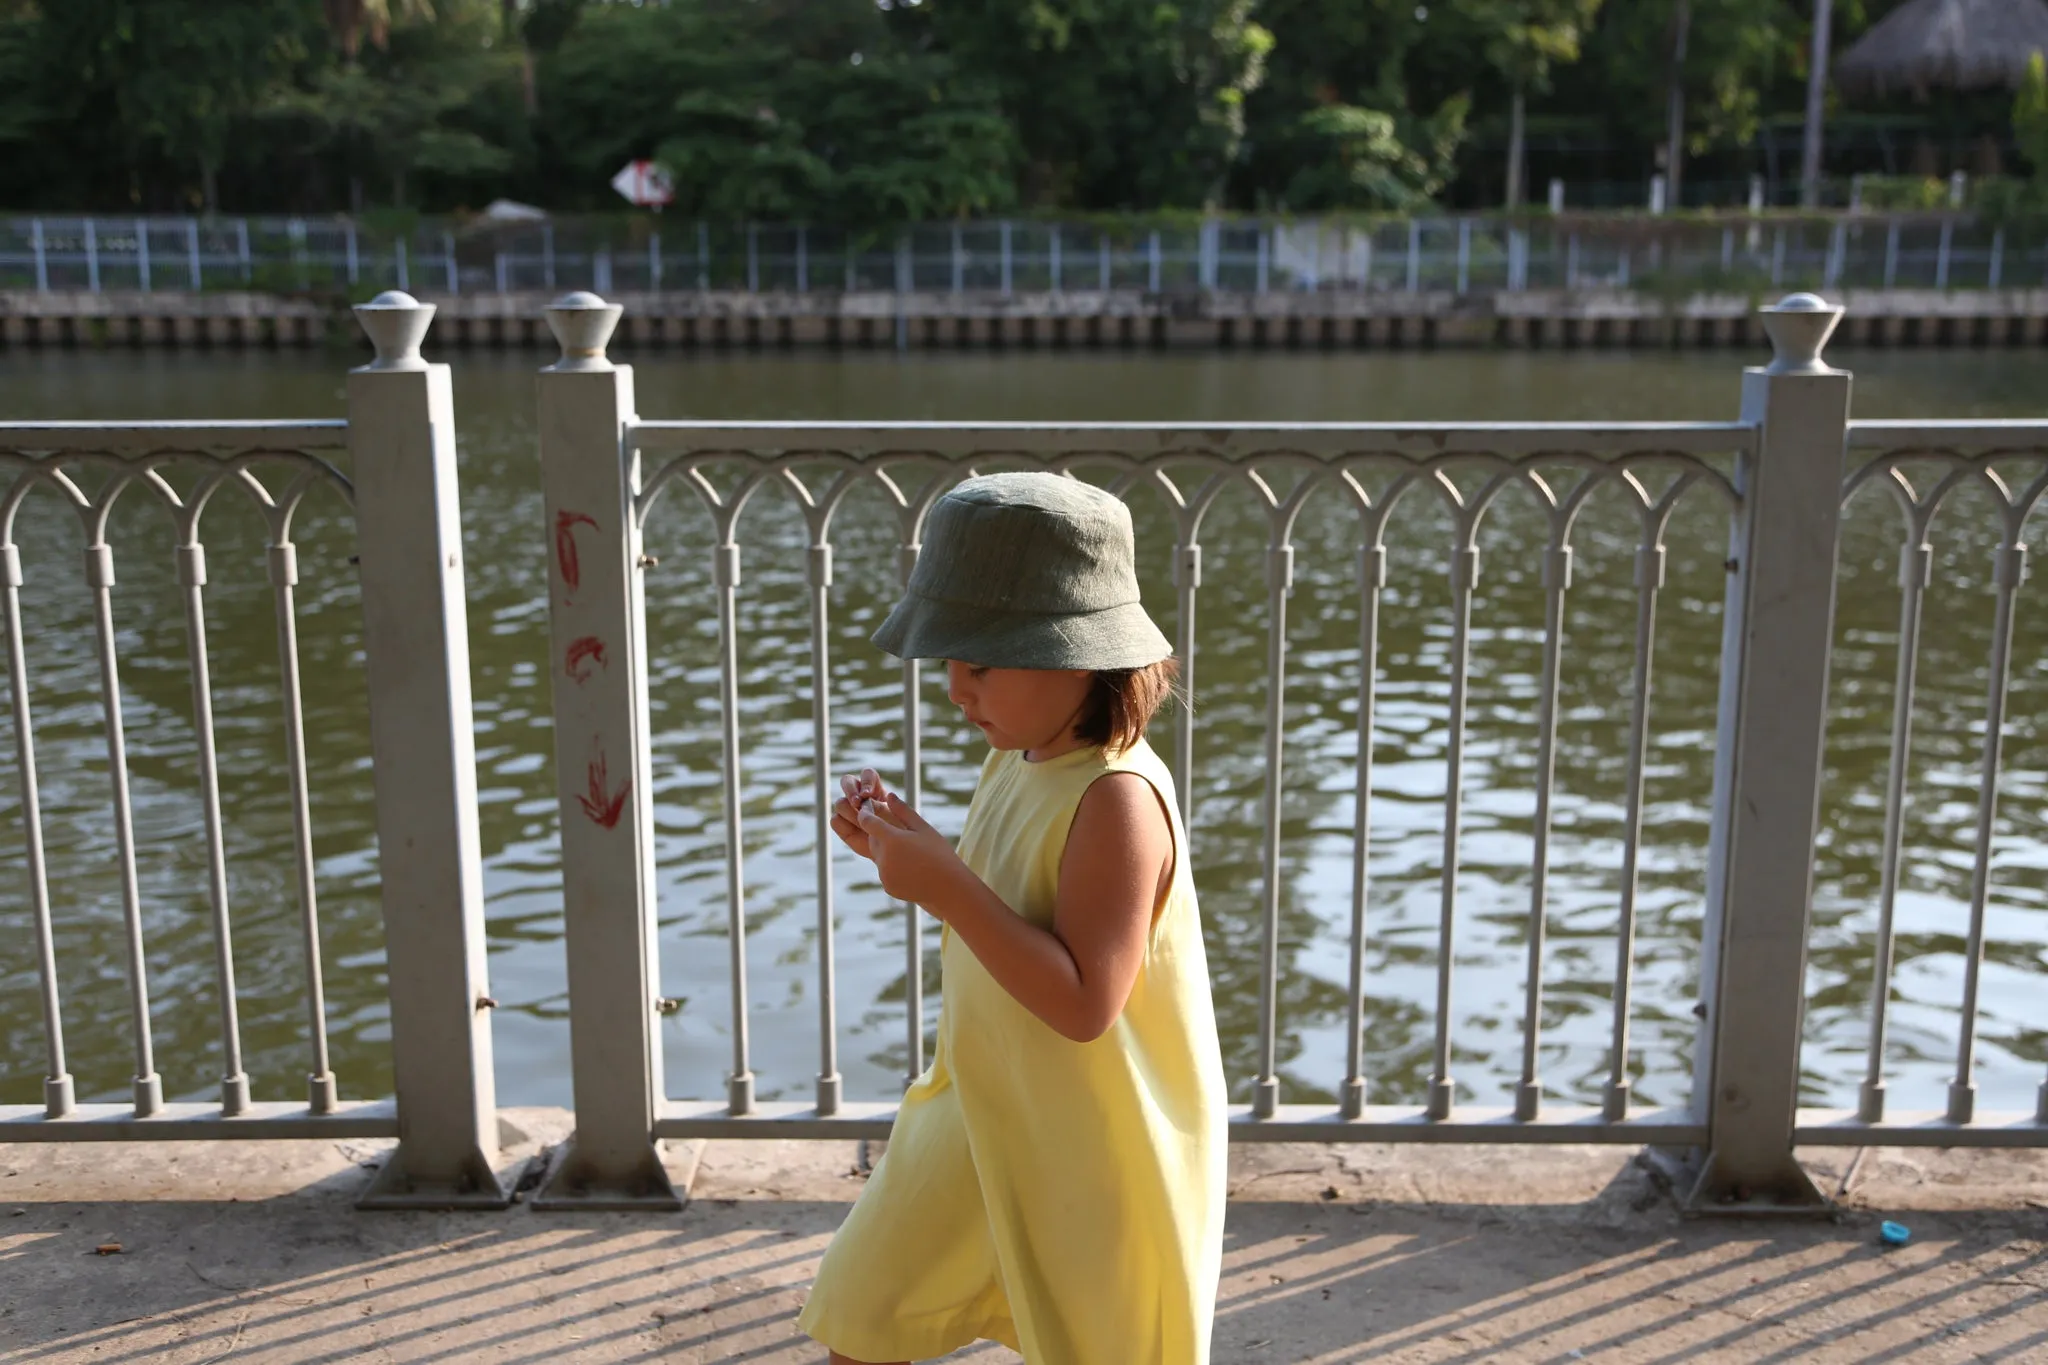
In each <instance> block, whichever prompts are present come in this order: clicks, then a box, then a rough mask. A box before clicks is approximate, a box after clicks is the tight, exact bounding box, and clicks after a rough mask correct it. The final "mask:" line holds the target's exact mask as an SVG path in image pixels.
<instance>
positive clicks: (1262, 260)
mask: <svg viewBox="0 0 2048 1365" xmlns="http://www.w3.org/2000/svg"><path fill="white" fill-rule="evenodd" d="M1672 282H1677V283H1685V282H1692V283H1693V284H1695V285H1697V287H1699V288H1705V289H1712V288H1717V287H1718V288H1724V289H1728V290H1732V291H1734V292H1745V291H1747V290H1749V289H1762V288H1765V287H1769V288H1772V289H1781V288H1786V287H1790V286H1794V285H1809V286H1817V287H1820V288H1823V289H1848V288H1886V289H1890V288H1934V289H1963V288H1968V289H2000V288H2038V287H2040V286H2042V285H2043V284H2044V283H2048V227H2044V225H2042V224H2038V223H2037V224H2033V225H2030V226H2014V227H2011V228H2007V227H2003V226H1998V225H1987V224H1984V223H1981V222H1979V221H1978V220H1976V219H1975V218H1973V217H1970V216H1967V215H1960V214H1942V213H1918V214H1906V213H1896V214H1861V213H1856V214H1848V215H1836V216H1833V217H1830V218H1795V219H1777V218H1768V217H1750V216H1730V217H1729V218H1728V219H1727V220H1726V221H1724V222H1698V221H1677V220H1673V221H1660V220H1657V219H1654V218H1652V219H1641V218H1635V219H1628V218H1607V219H1602V218H1600V217H1597V216H1586V217H1559V218H1555V219H1551V218H1544V217H1540V216H1538V217H1531V218H1523V219H1504V218H1487V217H1424V218H1413V219H1401V220H1387V221H1381V222H1347V221H1336V220H1329V221H1323V220H1317V219H1312V218H1311V219H1291V220H1276V221H1265V220H1243V219H1222V218H1213V219H1207V220H1203V221H1199V222H1190V223H1187V224H1184V225H1169V226H1161V227H1157V228H1149V229H1146V228H1136V229H1130V228H1105V227H1101V226H1096V225H1091V224H1085V223H1066V224H1063V223H1056V222H1043V221H1037V220H1031V221H1024V220H1018V221H996V222H986V221H976V222H957V223H940V224H920V225H915V226H910V227H906V228H902V229H890V230H887V231H875V232H853V231H847V230H843V229H836V228H830V227H813V226H805V225H801V224H771V223H747V224H735V225H724V224H721V225H714V224H710V223H696V224H677V225H675V226H673V227H670V226H666V225H654V226H641V227H635V228H633V229H631V230H622V229H621V227H620V226H619V225H618V224H615V223H605V222H596V221H579V220H576V219H564V220H562V221H561V222H559V223H555V222H547V223H541V224H538V225H524V226H518V227H496V228H492V229H490V230H487V231H477V230H474V229H465V228H463V227H460V226H458V225H456V224H454V223H452V222H451V223H446V224H439V223H436V224H425V225H421V226H417V227H414V228H412V229H409V230H406V231H402V232H389V231H376V230H372V229H370V228H368V227H364V226H361V225H358V224H357V223H355V222H353V221H350V220H345V219H344V220H332V219H329V220H317V219H299V218H291V219H277V218H234V219H218V218H215V219H202V218H175V219H166V218H122V219H103V218H54V217H52V218H15V219H0V289H17V290H35V291H38V292H67V291H68V292H83V293H89V294H98V293H105V292H109V291H131V290H140V291H145V292H148V291H186V292H190V291H197V290H203V289H238V288H239V289H248V288H262V289H271V290H283V291H303V290H308V289H380V288H390V289H400V290H413V291H416V292H420V293H432V294H437V295H444V296H455V295H464V294H504V293H527V292H536V291H540V292H546V293H549V294H553V293H555V292H557V291H560V290H565V289H574V288H587V289H593V290H595V291H597V292H598V293H600V294H613V293H617V292H628V293H660V292H664V291H668V292H674V291H683V290H698V291H707V290H719V291H744V292H748V293H793V294H809V293H832V292H882V293H912V292H919V291H924V292H934V293H944V294H962V293H975V294H982V295H997V296H1008V295H1013V294H1027V293H1029V294H1037V293H1054V294H1059V293H1106V292H1111V291H1120V290H1124V291H1146V292H1152V293H1158V292H1161V291H1176V290H1228V291H1237V292H1250V293H1267V292H1276V291H1298V290H1316V289H1342V290H1375V291H1383V292H1406V293H1421V292H1454V293H1458V294H1465V293H1472V292H1492V291H1519V290H1533V289H1586V288H1621V289H1627V288H1641V287H1660V288H1661V287H1667V285H1669V284H1671V283H1672Z"/></svg>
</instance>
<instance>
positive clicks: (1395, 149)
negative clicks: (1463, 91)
mask: <svg viewBox="0 0 2048 1365" xmlns="http://www.w3.org/2000/svg"><path fill="white" fill-rule="evenodd" d="M1469 108H1470V103H1469V101H1468V100H1467V99H1466V97H1465V96H1463V95H1454V96H1452V97H1451V98H1450V99H1448V100H1446V101H1445V102H1444V103H1443V105H1442V106H1440V107H1439V108H1438V109H1437V110H1436V112H1435V113H1434V114H1432V115H1430V116H1429V117H1428V118H1426V119H1415V118H1411V117H1406V116H1397V115H1394V114H1389V113H1385V112H1383V111H1381V110H1378V109H1361V108H1359V107H1357V106H1356V105H1349V104H1325V105H1322V106H1320V107H1318V108H1315V109H1311V110H1310V111H1308V112H1307V113H1306V114H1303V115H1302V116H1301V122H1300V138H1301V140H1302V141H1303V142H1305V143H1307V144H1308V146H1309V150H1308V151H1307V153H1306V154H1305V155H1303V156H1302V158H1301V160H1302V165H1301V169H1299V170H1298V171H1296V172H1295V174H1294V177H1293V179H1291V180H1290V181H1289V182H1288V185H1287V194H1286V200H1285V202H1286V205H1287V207H1289V208H1294V209H1305V210H1317V209H1345V208H1363V209H1384V210H1392V211H1396V212H1415V211H1419V210H1422V209H1426V208H1428V207H1429V205H1430V202H1431V201H1432V200H1433V199H1435V197H1436V196H1437V194H1438V193H1440V192H1441V191H1442V189H1443V187H1444V185H1445V183H1446V182H1448V181H1449V179H1450V178H1451V175H1452V173H1453V171H1454V170H1455V168H1456V161H1457V154H1458V148H1459V146H1460V145H1461V144H1462V143H1463V142H1464V139H1465V118H1466V115H1467V113H1468V112H1469Z"/></svg>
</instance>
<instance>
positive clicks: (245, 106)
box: [0, 0, 306, 210]
mask: <svg viewBox="0 0 2048 1365" xmlns="http://www.w3.org/2000/svg"><path fill="white" fill-rule="evenodd" d="M5 32H6V33H7V35H8V36H7V37H6V38H5V39H4V40H0V43H4V50H0V63H7V64H11V65H12V66H13V67H14V71H13V72H12V73H11V76H10V78H9V79H6V80H5V81H0V86H4V87H5V89H6V91H7V93H6V94H4V95H0V135H6V136H10V137H11V138H12V139H13V140H16V141H21V140H29V139H31V138H33V139H36V140H41V139H52V140H54V141H56V142H57V143H58V144H59V145H60V146H61V147H63V149H64V151H65V152H66V153H68V154H69V156H71V157H76V156H78V155H79V154H80V153H81V152H84V153H85V154H86V155H88V156H94V157H97V158H100V159H101V164H105V163H106V162H109V161H110V162H111V163H112V164H113V166H114V167H116V168H118V171H119V173H120V174H121V175H122V176H123V178H124V179H125V181H126V190H127V198H128V199H129V200H130V202H133V203H141V202H143V200H144V198H145V195H144V181H145V179H146V178H149V175H150V172H151V171H153V170H155V169H156V168H157V166H158V165H160V164H161V163H164V162H168V163H169V166H170V167H171V168H174V169H173V170H172V175H173V176H175V177H176V178H177V179H179V180H181V181H182V182H183V185H184V186H190V185H191V184H192V183H193V180H195V179H196V181H197V182H198V183H197V193H196V195H193V196H192V198H196V199H197V200H198V202H200V203H201V204H203V205H204V206H205V207H206V208H207V209H209V210H211V209H213V208H215V207H216V206H217V203H218V197H219V196H218V190H217V176H218V173H219V171H220V168H221V166H222V164H223V162H224V161H225V159H226V157H227V153H228V142H229V137H230V134H231V132H232V131H233V129H234V128H235V127H236V125H237V123H238V122H240V121H242V120H245V119H247V118H248V117H249V116H250V115H251V114H252V113H253V111H254V110H255V109H256V108H257V107H258V106H259V105H260V104H261V103H262V102H263V101H264V100H265V98H267V96H268V94H269V92H270V91H271V90H273V89H274V88H275V87H276V86H277V84H278V83H279V82H280V81H281V80H283V79H284V78H285V76H286V74H287V73H288V71H289V70H290V68H291V67H292V66H293V65H294V64H295V63H296V62H297V61H299V60H301V59H302V58H303V57H304V53H305V49H304V42H303V40H304V38H305V36H306V30H305V24H304V22H303V7H302V6H301V5H300V4H299V3H297V0H65V3H63V4H59V5H51V6H46V7H35V8H28V7H16V9H15V11H14V16H13V17H12V18H10V19H9V20H8V21H7V23H6V29H5ZM81 143H83V144H84V146H81V145H80V144H81ZM95 144H97V145H95ZM88 149H90V150H88ZM188 177H189V178H188ZM181 188H182V187H181ZM175 198H177V199H179V200H181V201H185V202H187V203H189V202H190V201H189V200H188V199H186V196H185V194H184V193H182V192H181V193H178V194H177V195H176V196H175Z"/></svg>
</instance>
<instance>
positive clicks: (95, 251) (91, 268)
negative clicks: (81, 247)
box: [85, 218, 100, 294]
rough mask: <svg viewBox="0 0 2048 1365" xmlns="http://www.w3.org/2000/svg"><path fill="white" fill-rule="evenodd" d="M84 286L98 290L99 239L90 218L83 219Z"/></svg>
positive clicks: (93, 290)
mask: <svg viewBox="0 0 2048 1365" xmlns="http://www.w3.org/2000/svg"><path fill="white" fill-rule="evenodd" d="M85 287H86V288H87V289H90V290H91V291H92V292H93V293H95V294H97V293H99V292H100V239H99V234H98V233H97V232H95V231H94V230H93V220H92V219H90V218H88V219H86V220H85Z"/></svg>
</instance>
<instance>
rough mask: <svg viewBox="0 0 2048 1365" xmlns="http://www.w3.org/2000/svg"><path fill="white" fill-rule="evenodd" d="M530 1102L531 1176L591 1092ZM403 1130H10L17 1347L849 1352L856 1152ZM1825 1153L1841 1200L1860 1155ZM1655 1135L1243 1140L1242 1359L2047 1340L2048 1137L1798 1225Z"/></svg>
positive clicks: (177, 1361)
mask: <svg viewBox="0 0 2048 1365" xmlns="http://www.w3.org/2000/svg"><path fill="white" fill-rule="evenodd" d="M506 1123H507V1131H506V1133H505V1136H506V1137H507V1138H508V1139H510V1141H509V1142H508V1145H507V1148H506V1158H507V1165H508V1168H509V1167H517V1166H518V1165H520V1164H521V1163H522V1162H523V1161H524V1160H525V1159H526V1158H528V1157H530V1156H532V1155H533V1154H534V1153H535V1152H536V1151H537V1150H538V1149H539V1148H540V1147H541V1146H543V1145H545V1144H548V1143H552V1142H558V1141H560V1139H561V1138H562V1137H563V1136H564V1134H565V1133H566V1131H567V1127H568V1118H567V1115H565V1114H562V1113H560V1112H558V1111H550V1110H513V1111H508V1113H507V1119H506ZM387 1149H388V1144H363V1145H361V1146H354V1145H350V1144H339V1145H337V1144H333V1143H313V1142H299V1143H275V1144H267V1145H264V1146H260V1147H259V1146H257V1145H256V1144H226V1143H190V1144H171V1143H167V1144H161V1145H157V1146H153V1147H145V1146H141V1145H120V1144H104V1145H102V1144H88V1145H79V1146H65V1147H59V1146H49V1147H37V1146H24V1147H12V1148H0V1361H8V1362H14V1361H24V1362H25V1361H31V1360H33V1361H37V1362H87V1361H90V1362H95V1365H142V1363H143V1362H149V1363H150V1365H159V1363H161V1365H213V1363H214V1362H220V1361H232V1362H235V1365H247V1363H248V1362H258V1361H262V1362H272V1361H276V1362H284V1361H290V1362H307V1363H309V1365H312V1363H319V1365H326V1363H328V1362H343V1361H351V1362H353V1361H373V1362H429V1361H432V1362H443V1361H445V1362H464V1361H504V1362H519V1363H520V1365H551V1363H552V1362H557V1361H574V1362H586V1361H587V1362H599V1361H677V1362H709V1361H749V1362H764V1363H765V1362H776V1363H778V1365H780V1362H798V1361H804V1362H816V1361H819V1360H821V1359H822V1353H821V1352H819V1351H818V1350H817V1349H816V1348H815V1347H813V1346H811V1345H810V1344H809V1343H807V1342H804V1341H803V1340H801V1339H800V1338H798V1337H797V1336H796V1335H795V1330H794V1326H793V1324H794V1321H795V1317H796V1312H797V1308H798V1306H799V1304H800V1303H801V1302H802V1300H803V1294H804V1288H805V1285H806V1284H807V1283H808V1282H809V1279H810V1276H811V1273H812V1271H813V1269H814V1268H815V1266H816V1264H817V1260H818V1256H819V1254H820V1253H821V1252H822V1251H823V1250H824V1247H825V1244H826V1242H827V1241H828V1240H829V1239H830V1237H831V1233H832V1230H833V1228H834V1227H835V1226H837V1224H838V1223H839V1221H840V1219H841V1218H843V1217H844V1216H845V1213H846V1208H847V1205H848V1203H849V1202H850V1201H851V1200H852V1199H853V1197H854V1195H855V1194H856V1192H857V1191H858V1190H859V1188H860V1181H861V1178H862V1177H861V1175H860V1173H859V1170H858V1163H859V1160H860V1154H859V1152H858V1151H857V1150H856V1149H855V1148H854V1147H853V1146H852V1145H850V1144H845V1143H816V1144H812V1143H796V1142H773V1143H754V1144H745V1145H742V1144H737V1143H713V1144H711V1145H709V1146H708V1147H707V1148H704V1149H702V1150H701V1152H700V1151H699V1150H697V1149H696V1148H694V1147H684V1148H679V1149H677V1150H675V1151H673V1152H672V1153H671V1166H672V1169H673V1170H674V1172H675V1174H676V1176H677V1178H678V1180H679V1181H682V1180H689V1181H691V1188H692V1200H691V1203H690V1205H689V1207H688V1208H687V1209H686V1210H684V1211H683V1212H682V1213H681V1214H672V1215H665V1216H652V1217H650V1216H635V1215H628V1214H563V1213H542V1214H535V1213H534V1212H533V1211H532V1210H530V1209H528V1208H526V1207H524V1206H520V1207H517V1208H514V1209H512V1210H510V1211H507V1212H504V1213H495V1214H425V1213H423V1214H391V1213H374V1214H373V1213H357V1212H355V1211H353V1210H352V1209H351V1208H350V1206H349V1204H350V1200H351V1199H352V1198H353V1196H354V1195H355V1193H356V1192H357V1191H358V1190H359V1189H360V1188H361V1186H362V1185H363V1184H364V1182H365V1181H367V1180H368V1178H369V1171H368V1170H367V1169H365V1167H368V1166H371V1165H374V1164H376V1163H377V1162H378V1161H380V1160H381V1158H382V1156H383V1154H384V1152H385V1151H386V1150H387ZM1806 1155H1807V1157H1808V1159H1809V1166H1810V1168H1811V1169H1813V1170H1814V1171H1815V1172H1816V1176H1817V1178H1820V1179H1822V1180H1823V1183H1824V1187H1825V1188H1827V1189H1828V1190H1829V1191H1830V1192H1831V1193H1832V1192H1834V1191H1835V1190H1836V1189H1837V1188H1839V1186H1840V1185H1841V1183H1842V1180H1843V1177H1844V1175H1845V1173H1847V1168H1848V1166H1849V1164H1850V1160H1851V1157H1852V1155H1853V1154H1852V1153H1850V1152H1847V1151H1842V1152H1835V1151H1824V1152H1813V1153H1808V1154H1806ZM1630 1156H1631V1154H1630V1153H1628V1152H1625V1151H1610V1150H1603V1149H1595V1148H1557V1149H1534V1150H1528V1149H1525V1150H1514V1149H1487V1148H1472V1147H1440V1148H1428V1147H1407V1148H1400V1149H1396V1148H1390V1147H1350V1148H1341V1147H1298V1146H1289V1147H1269V1148H1250V1149H1246V1148H1240V1149H1238V1150H1237V1152H1236V1153H1235V1159H1234V1161H1233V1170H1232V1187H1233V1194H1234V1196H1235V1197H1234V1202H1233V1204H1232V1206H1231V1210H1230V1227H1229V1240H1228V1243H1227V1245H1226V1251H1225V1255H1226V1260H1225V1266H1224V1278H1223V1286H1222V1295H1221V1303H1220V1306H1219V1309H1218V1313H1217V1320H1216V1349H1215V1360H1216V1361H1217V1363H1218V1365H1235V1363H1236V1362H1303V1361H1315V1362H1330V1363H1332V1365H1334V1363H1335V1362H1350V1361H1394V1362H1410V1361H1415V1362H1420V1361H1432V1362H1455V1363H1456V1365H1481V1363H1482V1362H1492V1361H1558V1362H1569V1361H1578V1360H1596V1361H1614V1362H1623V1361H1626V1362H1645V1363H1646V1365H1648V1363H1655V1365H1677V1363H1678V1362H1681V1361H1685V1362H1691V1361H1730V1362H1735V1361H1740V1362H1745V1365H1748V1363H1750V1362H1757V1363H1760V1365H1761V1363H1775V1362H1802V1363H1803V1362H1836V1361H1840V1362H1850V1361H1854V1362H1867V1363H1869V1365H1875V1363H1876V1362H1889V1361H2011V1362H2022V1361H2048V1153H1971V1152H1883V1151H1875V1150H1873V1151H1871V1152H1869V1153H1868V1154H1867V1155H1865V1156H1864V1158H1863V1159H1862V1161H1861V1162H1860V1163H1859V1164H1858V1165H1857V1168H1856V1170H1855V1172H1854V1173H1853V1178H1852V1180H1851V1183H1850V1189H1849V1191H1848V1194H1847V1196H1846V1198H1845V1200H1844V1204H1845V1207H1846V1209H1847V1212H1846V1214H1845V1216H1844V1217H1843V1218H1842V1219H1841V1220H1840V1221H1839V1222H1832V1223H1831V1222H1779V1223H1769V1224H1765V1223H1754V1222H1751V1223H1734V1222H1722V1221H1713V1220H1685V1219H1681V1218H1680V1217H1679V1216H1678V1215H1677V1214H1676V1213H1675V1212H1674V1211H1673V1209H1672V1207H1671V1204H1670V1202H1669V1200H1668V1199H1667V1198H1666V1197H1665V1196H1663V1195H1662V1194H1660V1193H1659V1192H1658V1190H1657V1189H1656V1188H1655V1187H1654V1186H1653V1185H1652V1184H1651V1183H1650V1181H1649V1179H1648V1177H1647V1176H1646V1175H1645V1174H1644V1173H1643V1172H1642V1171H1641V1170H1639V1169H1638V1168H1637V1167H1635V1166H1634V1165H1633V1164H1632V1163H1631V1161H1630ZM1881 1217H1892V1218H1897V1219H1899V1220H1901V1221H1904V1222H1907V1223H1909V1224H1910V1225H1911V1226H1912V1229H1913V1234H1914V1235H1913V1241H1912V1244H1911V1245H1910V1246H1908V1247H1905V1248H1902V1249H1898V1250H1887V1249H1885V1248H1884V1247H1882V1246H1881V1245H1880V1244H1879V1242H1878V1238H1877V1224H1878V1221H1879V1219H1880V1218H1881ZM111 1242H118V1243H119V1244H120V1247H121V1250H120V1252H119V1253H118V1254H112V1255H104V1256H103V1255H99V1254H96V1252H95V1248H96V1247H98V1246H99V1245H101V1244H104V1243H111ZM954 1358H955V1359H962V1360H972V1361H975V1362H979V1363H981V1365H996V1363H997V1362H1002V1361H1014V1360H1015V1357H1014V1356H1012V1355H1011V1354H1010V1353H1009V1352H1008V1351H1005V1350H1002V1349H999V1348H997V1347H994V1346H992V1345H984V1346H981V1347H978V1348H971V1349H969V1350H967V1351H963V1352H961V1353H960V1354H959V1355H958V1356H956V1357H954Z"/></svg>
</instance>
